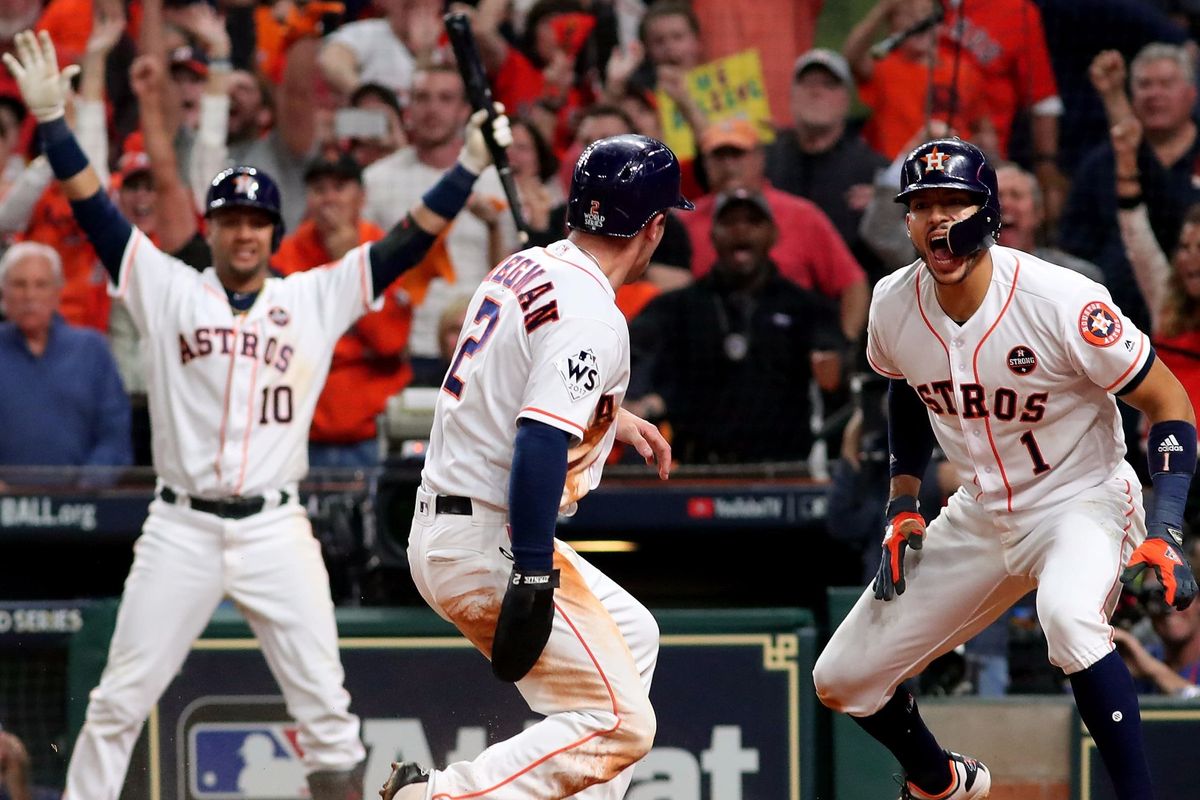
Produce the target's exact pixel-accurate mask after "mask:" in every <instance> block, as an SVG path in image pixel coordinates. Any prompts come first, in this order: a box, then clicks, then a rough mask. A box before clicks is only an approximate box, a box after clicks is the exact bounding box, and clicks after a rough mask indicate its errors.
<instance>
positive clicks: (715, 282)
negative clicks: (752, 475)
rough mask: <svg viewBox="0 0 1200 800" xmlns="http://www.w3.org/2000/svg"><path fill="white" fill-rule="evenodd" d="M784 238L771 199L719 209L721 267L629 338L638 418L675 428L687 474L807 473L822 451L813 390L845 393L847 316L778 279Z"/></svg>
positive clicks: (670, 300)
mask: <svg viewBox="0 0 1200 800" xmlns="http://www.w3.org/2000/svg"><path fill="white" fill-rule="evenodd" d="M777 235H778V229H777V227H776V225H775V221H774V219H773V218H772V216H771V211H770V207H769V206H768V205H767V201H766V200H765V199H764V198H763V197H762V195H761V194H757V193H753V192H748V191H745V190H738V191H737V192H734V193H730V194H725V195H721V196H720V197H719V198H718V199H717V203H716V211H715V215H714V218H713V227H712V241H713V246H714V247H715V249H716V251H717V262H716V264H715V265H714V267H713V270H712V272H710V273H709V274H708V275H705V276H704V277H703V278H700V279H699V280H697V281H696V282H695V283H693V284H692V285H690V286H687V287H685V288H683V289H679V290H677V291H673V292H668V293H666V294H663V295H661V296H659V297H658V298H657V299H655V300H654V301H653V302H651V303H650V305H649V306H647V307H646V309H645V310H644V311H643V312H642V313H641V314H640V315H638V316H637V317H636V318H635V319H634V320H633V322H632V324H631V326H630V344H631V348H632V351H633V365H632V367H633V375H632V378H631V381H630V390H629V396H630V397H638V398H640V399H639V400H638V402H637V403H635V404H633V406H632V407H634V408H637V409H638V411H637V412H635V413H643V414H646V413H648V414H651V415H653V416H658V417H665V418H666V419H668V420H670V422H671V425H672V427H673V429H674V435H675V438H674V442H673V447H674V450H675V454H676V457H678V458H679V460H680V461H682V462H684V463H692V464H696V463H745V462H756V461H797V460H803V459H806V458H807V457H808V454H809V450H810V449H811V448H812V443H813V433H812V427H811V419H810V417H811V416H812V407H811V405H810V403H809V384H810V382H811V381H812V380H813V379H814V378H815V379H816V381H817V383H818V384H819V385H820V387H821V388H822V389H824V390H831V389H834V388H836V387H837V385H838V383H839V381H840V355H839V354H840V353H841V351H842V348H843V347H844V346H845V345H844V342H843V339H842V335H841V332H840V327H839V324H838V315H837V312H836V310H835V309H834V308H833V307H832V305H831V304H830V303H829V302H828V301H827V300H825V299H824V298H823V297H821V296H820V295H817V294H815V293H813V292H810V291H807V290H805V289H801V288H800V287H799V286H797V285H796V284H794V283H792V282H791V281H788V280H787V279H786V278H783V277H782V276H780V275H779V273H778V271H777V269H776V268H775V265H774V264H773V263H772V262H771V260H770V258H769V257H768V255H767V254H768V252H769V251H770V249H771V246H772V245H773V244H774V242H775V239H776V237H777Z"/></svg>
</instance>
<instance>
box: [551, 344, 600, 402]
mask: <svg viewBox="0 0 1200 800" xmlns="http://www.w3.org/2000/svg"><path fill="white" fill-rule="evenodd" d="M554 367H555V369H557V370H558V374H559V376H560V377H561V378H562V379H563V383H564V384H565V385H566V387H567V394H569V395H571V399H572V400H579V399H580V398H582V397H586V396H588V395H589V394H591V393H592V392H594V391H596V388H597V387H598V386H599V385H600V364H599V362H598V361H597V360H596V354H595V353H593V352H592V351H591V350H580V351H579V352H577V353H572V354H571V355H569V356H564V357H563V358H560V359H559V360H558V361H556V362H554Z"/></svg>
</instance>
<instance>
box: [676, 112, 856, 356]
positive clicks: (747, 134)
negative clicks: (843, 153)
mask: <svg viewBox="0 0 1200 800" xmlns="http://www.w3.org/2000/svg"><path fill="white" fill-rule="evenodd" d="M700 150H701V152H702V153H703V156H704V163H705V167H706V169H707V170H708V175H709V181H710V183H711V184H712V188H713V193H712V194H708V195H705V196H704V197H701V198H700V199H698V200H696V201H695V203H696V211H695V213H692V214H682V215H680V219H681V221H682V222H683V224H684V227H686V228H687V231H688V238H689V239H690V240H691V244H692V273H693V274H694V275H695V276H696V277H698V278H699V277H702V276H704V275H706V274H708V272H709V271H710V270H711V269H712V265H713V263H714V262H715V261H716V256H717V254H716V250H715V249H714V248H713V243H712V222H713V209H714V207H715V203H716V197H717V195H718V194H720V193H728V192H731V191H734V190H737V189H745V190H748V191H751V192H757V193H761V195H762V196H763V198H764V199H765V200H766V202H767V204H768V205H769V206H770V209H771V215H772V217H773V218H774V221H775V224H776V227H777V228H778V230H779V236H778V238H777V239H776V241H775V243H774V246H772V248H771V252H770V255H771V259H772V260H773V261H774V262H775V264H776V266H777V267H778V269H779V273H780V274H781V275H783V276H784V277H785V278H787V279H789V280H790V281H792V282H793V283H795V284H796V285H798V286H800V287H802V288H805V289H812V290H815V291H817V292H819V293H820V294H823V295H825V296H826V297H829V298H831V299H833V300H835V301H837V303H838V306H839V309H840V315H841V326H842V333H843V334H844V335H845V337H846V339H848V340H849V341H852V342H853V341H857V340H858V337H859V335H860V334H861V333H862V331H863V328H864V326H865V325H866V321H867V305H868V302H869V291H868V288H867V277H866V274H865V273H864V272H863V269H862V267H861V266H859V263H858V262H857V261H856V260H855V259H854V256H853V255H851V254H850V250H849V248H847V246H846V243H845V242H844V241H842V237H841V236H840V235H838V232H837V228H835V227H834V225H833V223H832V222H830V221H829V217H827V216H826V215H825V213H824V212H823V211H821V209H820V208H818V207H817V206H816V204H814V203H812V202H811V201H809V200H805V199H804V198H802V197H796V196H795V195H792V194H788V193H787V192H783V191H780V190H778V189H776V188H774V187H773V186H771V185H770V183H768V182H767V179H766V177H765V166H766V155H765V153H764V148H763V146H762V144H761V142H760V141H759V137H758V133H757V131H756V130H755V129H754V126H753V125H751V124H750V123H749V122H747V121H746V120H743V119H731V120H725V121H724V122H721V123H718V124H716V125H711V126H709V127H708V128H707V129H706V130H705V131H704V133H702V134H701V136H700Z"/></svg>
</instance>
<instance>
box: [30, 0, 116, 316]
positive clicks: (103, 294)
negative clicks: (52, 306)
mask: <svg viewBox="0 0 1200 800" xmlns="http://www.w3.org/2000/svg"><path fill="white" fill-rule="evenodd" d="M100 8H102V7H99V6H98V7H97V10H98V11H99V10H100ZM124 31H125V20H124V18H123V17H119V16H108V17H105V18H103V19H99V18H98V19H97V20H96V21H95V22H94V23H93V24H92V26H91V34H90V35H89V36H88V39H87V45H86V47H85V51H84V55H83V61H82V63H81V64H80V68H81V76H80V84H79V96H78V97H76V98H75V101H74V103H73V106H74V117H75V120H74V126H75V132H76V135H77V136H78V137H79V141H80V144H81V146H82V147H83V148H84V152H85V153H87V154H88V160H89V161H91V163H93V164H97V165H105V166H106V165H107V164H108V162H109V160H108V129H107V125H106V122H105V102H104V83H105V62H106V60H107V59H108V54H109V53H110V52H112V49H113V47H114V46H115V45H116V44H117V42H118V41H119V40H120V38H121V36H122V35H123V33H124ZM70 114H71V112H70V111H68V115H69V116H70ZM101 177H102V180H107V178H108V175H107V174H106V171H105V174H103V175H102V176H101ZM21 238H22V239H25V240H28V241H33V242H41V243H42V244H48V245H50V246H51V247H53V248H54V249H55V250H56V251H58V254H59V255H60V256H61V258H62V266H63V287H62V299H61V305H60V307H59V313H61V314H62V316H63V318H64V319H66V321H67V322H70V323H72V324H75V325H83V326H86V327H90V328H96V329H97V330H100V331H104V330H107V328H108V313H109V305H110V304H109V298H108V277H107V275H106V274H105V272H104V268H103V267H102V266H101V265H100V262H99V260H98V259H97V258H96V252H95V251H94V250H93V249H92V246H91V244H89V243H88V240H87V237H86V236H85V235H84V233H83V231H82V230H81V229H80V228H79V226H78V225H77V224H76V223H75V217H74V215H73V214H72V213H71V207H70V204H69V203H68V202H67V198H66V195H64V194H63V193H62V190H61V189H60V188H59V186H58V184H57V183H55V184H54V185H53V186H51V187H49V188H47V189H46V191H45V192H44V193H43V194H42V196H41V198H40V199H39V200H38V201H37V203H36V204H35V205H34V208H33V212H32V217H31V219H30V222H29V227H28V228H26V230H25V233H24V235H23V236H22V237H21Z"/></svg>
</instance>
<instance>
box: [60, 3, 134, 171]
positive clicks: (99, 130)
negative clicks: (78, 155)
mask: <svg viewBox="0 0 1200 800" xmlns="http://www.w3.org/2000/svg"><path fill="white" fill-rule="evenodd" d="M124 33H125V14H124V12H123V10H122V9H121V7H120V5H119V4H118V5H116V6H114V5H113V4H112V3H111V0H109V2H97V3H96V4H95V5H94V6H93V17H92V32H91V35H89V36H88V40H87V46H86V48H85V49H84V53H83V59H82V63H81V64H80V69H81V75H80V81H79V95H78V96H77V97H76V98H75V123H74V126H73V127H74V129H75V135H76V136H78V137H79V145H80V147H82V148H83V152H84V153H86V154H87V157H88V160H89V161H91V162H92V164H93V165H95V168H96V174H97V175H98V176H99V177H100V182H101V184H105V185H107V183H108V177H109V176H108V121H107V120H106V118H105V116H106V111H105V103H104V86H105V73H106V68H105V66H106V64H107V62H108V55H109V53H111V52H112V49H113V48H114V47H116V45H117V42H119V41H120V40H121V36H123V35H124Z"/></svg>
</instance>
